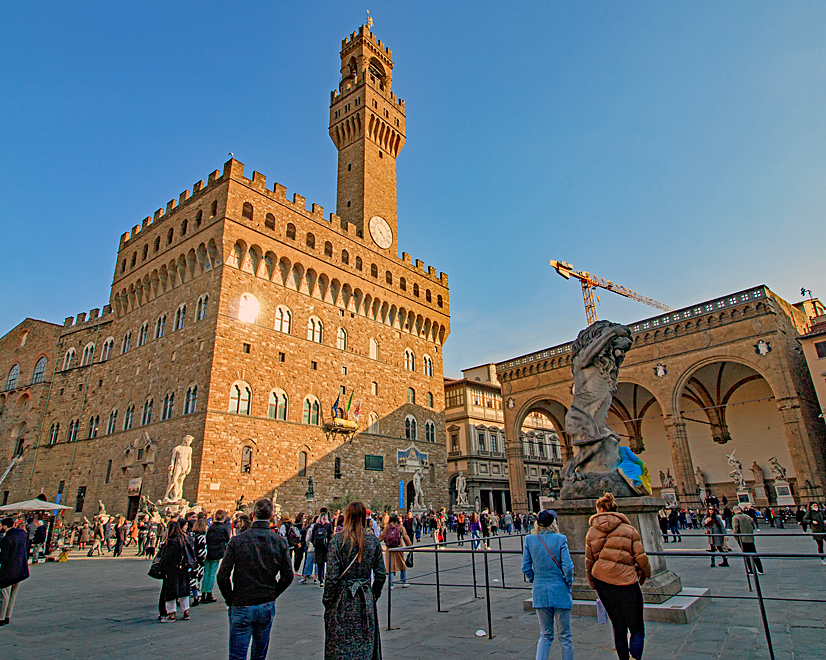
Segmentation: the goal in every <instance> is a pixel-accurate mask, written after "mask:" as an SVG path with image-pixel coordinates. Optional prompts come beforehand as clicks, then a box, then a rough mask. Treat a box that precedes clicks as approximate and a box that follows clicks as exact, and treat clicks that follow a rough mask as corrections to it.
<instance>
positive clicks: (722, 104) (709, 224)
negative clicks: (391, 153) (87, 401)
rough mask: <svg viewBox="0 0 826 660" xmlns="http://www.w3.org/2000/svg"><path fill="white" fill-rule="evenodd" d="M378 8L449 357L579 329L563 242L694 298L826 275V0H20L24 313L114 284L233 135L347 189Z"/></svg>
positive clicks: (326, 192) (607, 308) (12, 313)
mask: <svg viewBox="0 0 826 660" xmlns="http://www.w3.org/2000/svg"><path fill="white" fill-rule="evenodd" d="M366 8H367V9H370V11H371V13H372V15H373V16H374V20H375V25H374V32H375V33H376V35H377V36H378V37H379V38H380V39H381V40H382V41H384V42H385V43H386V44H387V45H389V46H390V48H391V49H392V50H393V53H394V60H395V64H396V66H395V69H394V78H393V87H394V91H395V92H396V93H397V94H398V95H399V96H400V97H401V98H403V99H405V102H406V110H407V144H406V146H405V148H404V149H403V150H402V152H401V154H400V156H399V159H398V182H399V184H398V203H399V245H400V249H401V250H404V251H405V252H409V253H410V254H411V255H412V256H413V258H419V259H422V260H423V261H424V262H425V263H426V264H427V265H433V266H434V267H436V268H437V270H439V271H444V272H446V273H448V275H449V277H450V289H451V314H452V319H451V322H452V330H453V331H452V335H451V337H450V339H449V340H448V343H447V345H446V347H445V371H446V373H448V374H458V373H459V371H460V370H461V369H462V368H466V367H470V366H474V365H476V364H480V363H483V362H486V361H495V360H502V359H506V358H509V357H513V356H516V355H519V354H522V353H526V352H529V351H532V350H538V349H540V348H544V347H546V346H550V345H553V344H557V343H561V342H564V341H568V340H569V339H571V338H573V336H574V335H575V334H576V332H577V331H578V330H579V329H581V327H582V326H583V325H584V323H585V315H584V311H583V305H582V300H581V293H580V289H579V286H578V284H577V283H576V282H575V281H570V282H566V281H565V280H563V279H562V278H560V277H559V276H558V275H556V273H555V272H554V271H553V270H552V269H551V268H550V267H549V265H548V261H549V260H550V259H551V258H554V259H564V260H566V261H570V262H571V263H573V265H574V266H575V267H577V268H580V269H583V270H588V271H591V272H593V273H595V274H598V275H600V276H602V277H606V278H608V279H612V280H614V281H616V282H618V283H621V284H623V285H625V286H628V287H629V288H631V289H634V290H636V291H638V292H640V293H642V294H644V295H647V296H650V297H652V298H655V299H657V300H661V301H662V302H664V303H667V304H669V305H671V306H673V307H681V306H684V305H689V304H691V303H694V302H698V301H700V300H705V299H708V298H713V297H716V296H719V295H723V294H726V293H730V292H732V291H737V290H740V289H744V288H747V287H749V286H752V285H755V284H767V285H769V286H770V287H771V288H772V289H773V290H774V291H776V292H777V293H779V294H780V295H782V296H784V297H786V298H787V299H788V300H791V301H793V302H796V301H798V300H800V293H799V290H800V287H801V286H806V287H807V288H810V289H812V291H813V292H814V293H815V295H820V296H821V297H823V298H826V276H825V275H824V269H823V267H822V261H823V259H822V248H819V247H818V245H821V240H822V232H823V228H824V222H823V220H824V217H826V122H825V121H824V108H826V3H822V2H808V3H800V2H798V3H795V2H791V3H753V2H727V3H712V2H701V3H677V2H669V3H660V2H651V3H641V2H627V3H617V2H604V3H602V2H591V3H582V2H538V3H527V2H526V3H499V2H452V3H433V2H416V3H399V2H370V3H369V4H367V5H365V4H363V3H352V2H343V1H338V2H314V3H286V2H268V3H265V2H244V3H227V2H222V3H218V2H198V3H195V2H192V3H188V2H163V3H158V2H149V1H145V2H142V3H129V4H127V3H103V2H97V3H91V2H77V3H71V4H66V3H59V2H42V3H4V4H3V7H2V9H0V12H1V13H0V54H2V61H3V65H2V67H0V98H2V103H0V141H1V143H2V147H3V148H2V157H0V182H2V183H0V201H2V204H1V205H0V245H2V246H3V247H4V248H5V250H4V254H5V256H4V259H3V260H2V261H0V278H1V279H0V281H2V284H3V285H2V289H0V291H1V293H0V303H2V304H0V332H6V331H7V330H9V329H11V328H12V327H14V326H15V325H16V324H17V323H18V322H19V321H20V320H22V319H23V318H25V317H26V316H31V317H34V318H42V319H46V320H49V321H54V322H62V319H63V318H64V317H66V316H70V315H73V314H77V313H78V312H81V311H88V310H89V309H90V308H92V307H99V306H102V305H103V304H105V303H106V302H107V301H108V297H109V285H110V283H111V277H112V272H113V269H114V263H115V257H116V252H117V245H118V239H119V237H120V235H121V234H122V233H123V232H124V231H127V230H129V229H130V228H131V227H132V226H133V225H135V224H137V223H139V222H140V221H141V220H142V219H143V218H144V217H145V216H147V215H150V214H151V213H152V212H154V210H155V209H157V208H160V207H162V206H165V205H166V202H167V201H168V200H170V199H172V198H177V196H178V194H179V193H180V192H181V191H183V190H184V189H188V188H191V186H192V184H193V183H194V182H195V181H198V180H199V179H206V177H207V175H208V173H209V172H211V171H212V170H214V169H218V168H220V167H221V166H222V164H223V163H224V161H225V160H226V159H227V153H228V152H230V151H232V152H233V153H234V154H235V156H236V158H238V159H239V160H240V161H242V162H243V163H245V165H246V167H247V170H248V171H249V172H251V171H252V170H253V169H255V170H258V171H260V172H262V173H264V174H266V175H267V177H268V180H269V181H270V182H275V181H278V182H279V183H282V184H284V185H285V186H287V189H288V194H292V192H298V193H299V194H301V195H303V196H304V197H306V198H307V202H308V204H312V203H313V202H315V203H318V204H321V205H322V206H324V207H325V210H326V211H327V212H329V211H333V210H334V209H335V175H336V150H335V147H334V146H333V143H332V141H331V140H330V138H329V136H328V135H327V121H328V105H329V94H330V91H331V90H332V89H334V88H335V87H336V85H337V83H338V68H339V61H338V52H339V49H340V44H341V39H342V38H344V37H345V36H346V35H347V34H348V33H350V32H351V31H353V30H354V29H356V28H357V27H358V25H360V24H361V23H363V22H364V18H365V14H364V10H365V9H366ZM654 313H655V310H651V309H649V308H646V307H644V306H643V305H640V304H638V303H635V302H632V301H628V300H626V299H623V298H619V297H617V296H615V295H613V294H609V293H603V295H601V302H600V307H599V314H600V317H601V318H610V319H612V320H615V321H621V322H631V321H634V320H636V319H639V318H644V317H646V316H651V315H653V314H654Z"/></svg>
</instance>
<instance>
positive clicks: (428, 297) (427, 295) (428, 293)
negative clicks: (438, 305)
mask: <svg viewBox="0 0 826 660" xmlns="http://www.w3.org/2000/svg"><path fill="white" fill-rule="evenodd" d="M424 299H425V300H426V301H427V302H433V301H432V300H431V295H430V289H427V290H426V291H425V292H424Z"/></svg>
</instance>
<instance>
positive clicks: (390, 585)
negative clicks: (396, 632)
mask: <svg viewBox="0 0 826 660" xmlns="http://www.w3.org/2000/svg"><path fill="white" fill-rule="evenodd" d="M392 562H393V560H392V559H391V558H390V550H388V551H387V563H388V564H390V566H391V567H392V565H393V563H392ZM392 580H393V574H392V573H388V574H387V629H388V630H392V628H391V627H390V612H391V605H390V601H391V594H392V593H393V583H392Z"/></svg>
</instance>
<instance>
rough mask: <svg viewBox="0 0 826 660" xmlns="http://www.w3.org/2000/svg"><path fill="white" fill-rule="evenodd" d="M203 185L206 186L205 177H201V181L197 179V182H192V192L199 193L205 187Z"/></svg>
mask: <svg viewBox="0 0 826 660" xmlns="http://www.w3.org/2000/svg"><path fill="white" fill-rule="evenodd" d="M210 183H212V182H211V181H210ZM203 187H204V180H203V179H201V180H200V181H197V182H196V183H193V184H192V194H193V195H194V194H196V193H199V192H200V191H201V190H202V189H203Z"/></svg>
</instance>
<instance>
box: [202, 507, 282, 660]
mask: <svg viewBox="0 0 826 660" xmlns="http://www.w3.org/2000/svg"><path fill="white" fill-rule="evenodd" d="M253 515H254V517H255V522H253V523H252V527H251V528H250V529H248V530H247V531H245V532H242V533H241V534H239V535H238V536H236V537H235V538H233V539H231V540H230V542H229V543H228V544H227V550H226V552H225V554H224V560H223V561H222V562H221V567H220V568H219V569H218V588H219V589H220V590H221V595H222V596H223V597H224V600H225V601H226V603H227V605H228V606H229V626H230V627H229V660H246V657H247V651H248V649H249V645H250V638H251V639H252V654H251V656H250V657H251V660H264V658H266V657H267V649H268V647H269V643H270V630H271V629H272V622H273V619H274V618H275V599H276V598H278V597H279V596H280V595H281V594H282V593H283V592H284V591H285V590H286V589H287V587H289V586H290V583H291V582H292V581H293V567H292V564H291V563H290V549H289V546H288V544H287V540H286V539H285V538H283V537H281V536H279V535H278V534H276V533H275V532H273V531H272V530H271V529H270V518H272V501H271V500H268V499H261V500H258V501H257V502H256V503H255V506H254V507H253Z"/></svg>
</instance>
